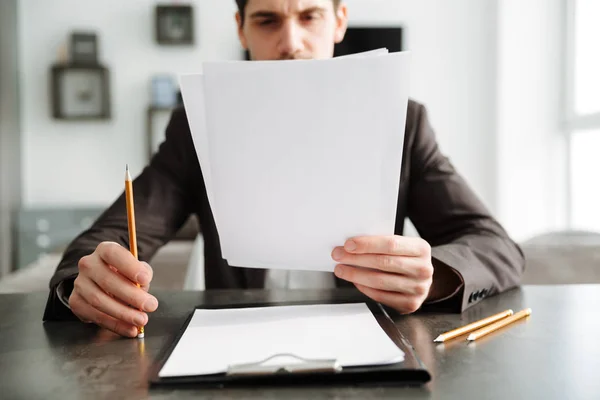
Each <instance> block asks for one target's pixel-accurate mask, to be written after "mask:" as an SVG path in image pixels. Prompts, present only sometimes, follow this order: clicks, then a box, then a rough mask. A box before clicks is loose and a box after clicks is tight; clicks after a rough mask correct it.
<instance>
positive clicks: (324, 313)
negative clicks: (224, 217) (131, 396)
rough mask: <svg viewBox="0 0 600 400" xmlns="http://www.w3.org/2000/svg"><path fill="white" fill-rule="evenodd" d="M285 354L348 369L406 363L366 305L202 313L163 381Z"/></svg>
mask: <svg viewBox="0 0 600 400" xmlns="http://www.w3.org/2000/svg"><path fill="white" fill-rule="evenodd" d="M279 354H291V355H294V356H297V357H301V358H303V359H307V360H336V361H337V362H338V363H339V364H340V366H342V367H349V366H363V365H384V364H392V363H397V362H401V361H403V360H404V353H403V352H402V350H400V349H399V348H398V346H396V344H394V342H392V340H391V339H390V338H389V337H388V336H387V334H386V333H385V332H384V331H383V330H382V329H381V327H380V326H379V323H378V322H377V320H376V319H375V317H374V316H373V314H372V313H371V311H369V308H368V307H367V306H366V304H364V303H357V304H323V305H310V306H283V307H265V308H239V309H220V310H196V311H195V312H194V315H193V317H192V320H191V321H190V323H189V325H188V326H187V328H186V330H185V332H184V333H183V335H182V337H181V339H180V340H179V342H178V343H177V345H176V346H175V348H174V349H173V352H172V353H171V355H170V356H169V358H168V359H167V361H166V363H165V364H164V366H163V367H162V369H161V370H160V372H159V376H160V377H162V378H164V377H174V376H193V375H208V374H218V373H225V372H227V371H228V369H229V367H230V366H235V365H239V364H248V363H253V364H254V363H257V364H260V362H261V361H263V360H265V359H267V358H269V357H272V356H277V355H279ZM274 360H276V361H277V362H276V363H280V362H281V360H280V359H277V358H276V359H274ZM287 361H288V362H297V360H296V359H294V358H290V359H288V360H287Z"/></svg>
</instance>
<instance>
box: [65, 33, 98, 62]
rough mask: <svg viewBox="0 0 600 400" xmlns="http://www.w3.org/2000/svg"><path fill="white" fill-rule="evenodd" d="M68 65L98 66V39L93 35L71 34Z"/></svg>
mask: <svg viewBox="0 0 600 400" xmlns="http://www.w3.org/2000/svg"><path fill="white" fill-rule="evenodd" d="M70 63H71V64H84V65H97V64H98V37H97V35H96V34H95V33H93V32H73V33H71V43H70Z"/></svg>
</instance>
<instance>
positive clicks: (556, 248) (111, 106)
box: [0, 0, 600, 292]
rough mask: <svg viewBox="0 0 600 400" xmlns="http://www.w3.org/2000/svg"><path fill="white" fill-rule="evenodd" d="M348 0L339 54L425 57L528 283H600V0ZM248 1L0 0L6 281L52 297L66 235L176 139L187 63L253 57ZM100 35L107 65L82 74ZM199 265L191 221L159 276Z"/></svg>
mask: <svg viewBox="0 0 600 400" xmlns="http://www.w3.org/2000/svg"><path fill="white" fill-rule="evenodd" d="M346 4H347V5H348V7H349V22H350V28H351V34H350V33H349V38H351V39H352V40H351V42H348V43H345V44H344V45H348V46H349V47H345V48H341V49H342V50H343V49H345V51H351V50H352V49H358V48H359V47H360V46H368V45H372V46H376V45H378V44H380V43H385V44H387V45H388V46H389V47H391V48H393V47H394V46H400V48H401V49H402V50H408V51H411V52H412V67H411V68H412V71H411V97H412V98H414V99H416V100H418V101H420V102H422V103H424V104H425V105H426V106H427V108H428V111H429V116H430V119H431V122H432V124H433V127H434V129H435V131H436V133H437V136H438V140H439V143H440V146H441V148H442V151H443V152H444V153H445V154H446V155H447V156H448V157H449V158H450V159H451V161H452V162H453V163H454V165H455V166H456V168H457V169H458V170H459V172H460V173H461V174H462V175H463V176H464V177H465V178H466V180H467V181H468V182H469V184H470V185H471V186H472V188H473V189H474V190H475V191H476V192H477V194H478V195H479V196H480V197H481V199H482V200H483V201H484V202H485V203H486V205H487V206H488V207H489V208H490V209H491V211H492V212H493V214H494V215H495V216H496V217H497V218H498V219H499V221H500V222H501V223H502V224H503V225H504V227H505V228H506V229H507V231H508V232H509V234H510V235H511V236H512V237H513V238H514V239H515V240H516V241H517V242H518V243H519V244H521V246H522V247H523V249H524V251H525V253H526V256H527V258H528V270H527V273H526V276H525V278H524V279H525V282H527V283H539V284H544V283H576V282H592V281H595V282H598V281H600V211H599V208H598V205H599V204H600V185H599V179H598V177H597V174H598V171H600V166H599V164H598V155H597V153H598V149H599V148H600V72H599V71H600V53H599V52H598V45H597V43H598V39H599V38H600V24H599V23H598V20H600V2H598V1H596V0H528V1H519V0H453V1H446V0H346ZM181 5H186V6H190V7H189V8H186V10H187V11H185V12H182V10H181V7H180V8H179V9H174V8H173V6H181ZM184 8H185V7H184ZM159 9H160V10H161V11H159ZM235 11H236V7H235V2H234V1H233V0H193V1H192V0H189V1H188V2H181V1H177V2H175V1H174V2H154V1H139V0H136V1H118V0H102V1H100V0H93V1H92V0H86V1H79V0H53V1H44V0H2V2H0V43H1V47H0V99H1V102H0V291H3V292H11V291H29V290H47V283H48V279H49V277H50V276H51V274H52V272H53V271H54V268H55V267H56V265H57V263H58V261H59V260H60V255H61V253H62V251H63V250H64V248H65V246H66V245H67V244H68V242H69V241H70V240H71V239H72V238H73V237H74V236H75V235H77V234H78V233H79V232H81V231H82V230H83V229H85V228H86V227H88V226H89V225H90V224H91V223H92V222H93V220H94V218H95V217H96V216H97V215H98V214H99V213H100V212H101V211H102V210H103V209H104V208H105V207H106V206H108V205H109V204H110V203H111V202H112V201H113V200H114V199H115V198H116V197H117V196H118V195H120V193H121V192H122V191H123V173H124V167H125V164H129V167H130V169H131V170H132V173H133V174H134V175H137V174H139V173H140V172H141V171H142V169H143V168H144V166H145V165H146V164H147V163H148V161H149V157H150V156H151V154H152V153H153V152H154V151H155V150H156V148H157V146H158V144H159V143H160V141H161V140H162V139H163V137H164V129H165V127H166V124H167V122H168V119H169V114H170V111H171V110H172V108H173V107H174V106H176V105H177V103H178V101H179V99H178V96H177V76H178V75H179V74H183V73H196V72H200V68H201V63H202V62H203V61H208V60H243V59H244V58H245V57H246V55H245V54H244V52H243V50H242V49H241V47H240V45H239V42H238V39H237V34H236V26H235V21H234V13H235ZM169 13H170V14H169ZM190 16H191V18H190ZM384 28H385V29H384ZM74 34H75V35H74ZM90 34H91V35H90ZM94 38H95V39H94ZM74 40H78V42H74ZM94 40H95V41H96V42H95V43H96V44H97V48H96V50H97V51H96V52H95V54H96V57H95V59H94V58H93V57H92V59H90V60H87V61H86V60H85V59H83V61H82V63H83V64H86V63H87V64H86V67H85V68H79V69H77V68H72V69H69V65H70V66H71V67H73V65H71V64H73V60H72V58H70V57H72V55H73V52H74V51H76V50H77V49H78V48H79V50H81V53H82V54H83V55H82V54H80V56H82V57H85V52H86V46H90V45H91V46H93V43H94ZM73 43H76V44H75V45H74V44H73ZM77 46H79V47H77ZM353 46H354V47H353ZM87 49H88V50H89V47H87ZM342 50H340V51H342ZM61 74H62V75H61ZM68 74H71V76H70V77H68ZM104 76H108V80H107V81H105V80H104V78H103V77H104ZM53 77H54V79H53ZM65 77H66V78H65ZM73 116H75V117H77V116H79V117H81V116H83V117H84V118H72V117H73ZM407 234H416V232H415V231H414V229H411V228H409V231H408V232H407ZM201 262H202V246H201V234H200V235H198V230H197V227H196V226H195V223H194V221H193V220H190V221H189V223H188V224H186V226H185V228H184V229H182V231H181V232H180V233H179V234H178V236H177V237H176V238H175V240H173V241H172V242H171V243H169V244H168V245H167V246H165V247H164V248H163V249H162V250H161V251H160V252H159V253H158V254H157V256H156V257H155V259H154V260H152V265H153V266H154V269H155V271H156V272H155V274H156V278H155V282H154V287H162V288H184V287H187V288H194V287H196V286H195V285H194V284H190V282H186V279H187V280H189V279H190V278H189V276H190V275H189V269H190V268H194V266H195V265H197V264H198V263H201Z"/></svg>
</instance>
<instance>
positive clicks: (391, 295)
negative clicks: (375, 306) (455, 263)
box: [332, 236, 433, 313]
mask: <svg viewBox="0 0 600 400" xmlns="http://www.w3.org/2000/svg"><path fill="white" fill-rule="evenodd" d="M332 257H333V259H334V260H335V261H337V262H338V263H339V264H338V265H336V267H335V275H336V276H337V277H338V278H341V279H344V280H347V281H349V282H352V283H354V285H355V286H356V287H357V288H358V290H360V291H361V292H362V293H364V294H365V295H367V296H369V297H370V298H372V299H373V300H375V301H377V302H379V303H382V304H385V305H387V306H390V307H392V308H394V309H396V310H397V311H399V312H401V313H412V312H415V311H416V310H417V309H419V307H421V305H422V304H423V302H424V301H425V299H426V298H427V295H428V294H429V290H430V288H431V284H432V279H433V265H432V264H431V246H429V244H428V243H427V242H426V241H425V240H423V239H421V238H415V237H404V236H365V237H356V238H352V239H349V240H348V241H346V243H345V244H344V247H336V248H335V249H334V250H333V253H332ZM361 267H362V268H361Z"/></svg>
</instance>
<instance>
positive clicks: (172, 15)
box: [155, 4, 194, 45]
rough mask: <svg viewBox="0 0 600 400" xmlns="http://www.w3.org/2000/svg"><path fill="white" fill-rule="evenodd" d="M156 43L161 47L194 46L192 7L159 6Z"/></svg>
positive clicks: (156, 15) (157, 9) (156, 14)
mask: <svg viewBox="0 0 600 400" xmlns="http://www.w3.org/2000/svg"><path fill="white" fill-rule="evenodd" d="M155 33H156V42H157V43H158V44H161V45H192V44H194V10H193V8H192V6H191V5H185V4H177V5H157V6H156V12H155Z"/></svg>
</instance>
